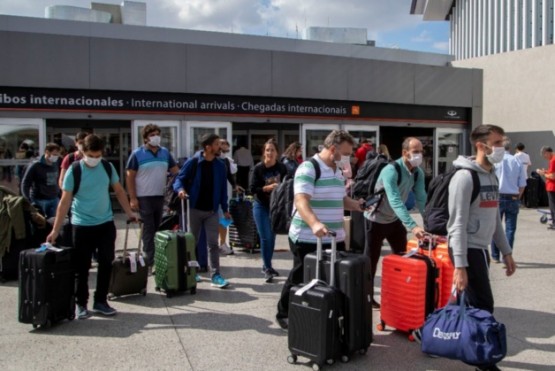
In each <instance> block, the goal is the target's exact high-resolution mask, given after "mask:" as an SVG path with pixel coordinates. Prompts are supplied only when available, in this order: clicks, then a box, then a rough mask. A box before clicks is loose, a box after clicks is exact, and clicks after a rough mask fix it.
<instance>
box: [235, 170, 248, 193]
mask: <svg viewBox="0 0 555 371" xmlns="http://www.w3.org/2000/svg"><path fill="white" fill-rule="evenodd" d="M250 169H251V168H250V166H237V176H236V179H237V185H239V186H241V187H243V188H244V189H245V190H247V191H248V189H249V172H250Z"/></svg>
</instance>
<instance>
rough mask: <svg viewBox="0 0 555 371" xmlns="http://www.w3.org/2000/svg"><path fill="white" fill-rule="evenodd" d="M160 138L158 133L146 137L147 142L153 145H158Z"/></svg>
mask: <svg viewBox="0 0 555 371" xmlns="http://www.w3.org/2000/svg"><path fill="white" fill-rule="evenodd" d="M161 140H162V139H161V138H160V135H154V136H152V137H149V138H148V144H150V145H151V146H153V147H159V146H160V141H161Z"/></svg>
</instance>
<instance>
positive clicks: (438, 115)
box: [0, 87, 467, 122]
mask: <svg viewBox="0 0 555 371" xmlns="http://www.w3.org/2000/svg"><path fill="white" fill-rule="evenodd" d="M25 109H29V110H39V111H40V110H44V111H90V112H114V113H117V112H125V113H129V112H137V113H139V112H140V113H149V112H150V113H160V112H166V113H168V114H220V115H252V116H283V117H322V118H344V119H364V118H383V119H406V120H411V119H415V120H442V121H452V122H461V121H466V116H467V113H466V109H464V108H458V109H456V108H453V107H447V108H446V107H422V106H414V105H397V104H387V103H369V102H352V101H333V100H318V99H296V98H272V97H242V96H223V95H208V94H177V93H150V92H129V91H106V90H74V89H47V88H15V87H0V110H25ZM448 111H449V112H451V114H449V115H447V114H446V112H448ZM453 112H456V115H453V114H452V113H453Z"/></svg>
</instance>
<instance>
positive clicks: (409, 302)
mask: <svg viewBox="0 0 555 371" xmlns="http://www.w3.org/2000/svg"><path fill="white" fill-rule="evenodd" d="M438 277H439V272H438V268H437V265H436V261H435V260H434V259H433V258H431V257H430V256H427V255H421V254H418V253H416V254H406V255H403V256H401V255H395V254H391V255H388V256H386V257H384V258H383V265H382V293H381V299H382V305H381V321H380V324H378V330H380V331H383V330H385V327H386V325H389V326H391V327H394V328H396V329H397V330H400V331H404V332H408V333H409V340H414V337H413V335H412V332H413V331H414V330H416V329H419V328H420V327H422V325H423V324H424V321H425V319H426V317H427V316H428V314H430V313H432V312H433V311H434V309H435V307H436V304H437V298H438V296H439V286H438V283H439V282H438V281H439V280H438Z"/></svg>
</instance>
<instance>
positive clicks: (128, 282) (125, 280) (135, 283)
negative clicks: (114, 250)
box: [108, 220, 148, 300]
mask: <svg viewBox="0 0 555 371" xmlns="http://www.w3.org/2000/svg"><path fill="white" fill-rule="evenodd" d="M130 223H131V222H130V221H129V220H128V221H127V225H126V227H125V240H124V243H123V253H122V254H121V255H118V256H116V258H115V259H114V261H113V262H112V275H111V277H110V287H109V289H108V299H109V300H112V299H114V298H115V297H117V296H124V295H131V294H141V295H143V296H144V295H146V285H147V281H148V267H147V265H146V264H145V261H144V258H143V255H142V251H141V236H139V247H138V249H137V252H129V251H128V250H127V240H128V239H129V224H130ZM141 229H142V228H141Z"/></svg>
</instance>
